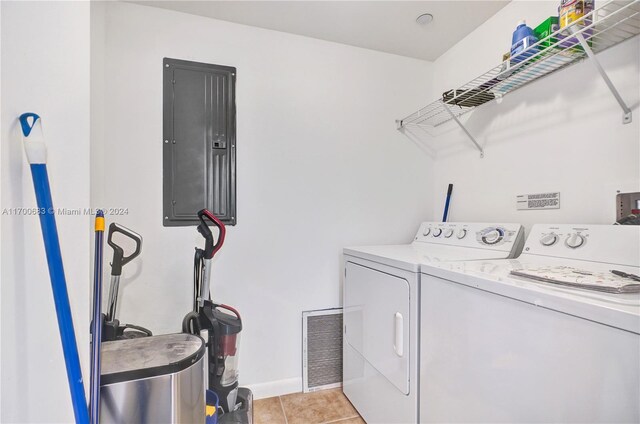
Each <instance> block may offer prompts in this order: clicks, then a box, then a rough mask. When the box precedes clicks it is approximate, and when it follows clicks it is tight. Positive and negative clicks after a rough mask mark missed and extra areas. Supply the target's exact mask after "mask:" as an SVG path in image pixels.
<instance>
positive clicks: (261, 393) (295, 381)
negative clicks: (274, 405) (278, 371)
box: [246, 377, 302, 400]
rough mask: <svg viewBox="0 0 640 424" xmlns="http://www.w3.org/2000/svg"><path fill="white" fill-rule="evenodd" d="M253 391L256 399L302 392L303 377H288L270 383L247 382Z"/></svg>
mask: <svg viewBox="0 0 640 424" xmlns="http://www.w3.org/2000/svg"><path fill="white" fill-rule="evenodd" d="M246 387H248V388H249V389H251V391H252V392H253V398H254V399H256V400H257V399H264V398H269V397H274V396H282V395H288V394H289V393H300V392H302V377H294V378H287V379H284V380H277V381H270V382H268V383H257V384H247V385H246Z"/></svg>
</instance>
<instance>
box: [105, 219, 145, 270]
mask: <svg viewBox="0 0 640 424" xmlns="http://www.w3.org/2000/svg"><path fill="white" fill-rule="evenodd" d="M114 233H121V234H124V235H125V236H127V237H129V238H130V239H131V240H133V241H135V242H136V249H135V251H134V252H133V253H132V254H130V255H129V256H124V249H123V248H122V247H121V246H118V245H117V244H116V243H115V242H114V241H113V234H114ZM107 243H108V244H109V246H111V247H112V248H113V260H112V261H111V275H112V276H120V275H122V267H123V266H125V265H126V264H128V263H129V262H131V260H132V259H133V258H135V257H136V256H138V255H139V254H140V251H141V250H142V237H141V236H140V234H138V233H135V232H133V231H131V230H129V229H128V228H125V227H123V226H122V225H120V224H116V223H115V222H112V223H111V224H110V225H109V237H108V239H107Z"/></svg>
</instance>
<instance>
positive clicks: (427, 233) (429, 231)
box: [422, 227, 431, 237]
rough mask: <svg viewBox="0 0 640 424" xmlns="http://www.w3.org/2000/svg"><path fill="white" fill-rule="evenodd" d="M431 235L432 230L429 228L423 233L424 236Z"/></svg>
mask: <svg viewBox="0 0 640 424" xmlns="http://www.w3.org/2000/svg"><path fill="white" fill-rule="evenodd" d="M430 233H431V228H429V227H427V228H425V229H424V230H423V231H422V235H423V236H425V237H426V236H428V235H429V234H430Z"/></svg>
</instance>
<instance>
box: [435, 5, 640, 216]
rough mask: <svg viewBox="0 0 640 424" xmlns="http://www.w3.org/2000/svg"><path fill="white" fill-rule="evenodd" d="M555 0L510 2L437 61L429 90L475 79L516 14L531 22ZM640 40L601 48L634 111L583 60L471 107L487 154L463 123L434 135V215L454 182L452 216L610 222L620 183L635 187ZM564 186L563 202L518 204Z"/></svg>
mask: <svg viewBox="0 0 640 424" xmlns="http://www.w3.org/2000/svg"><path fill="white" fill-rule="evenodd" d="M556 7H557V2H548V1H547V2H545V1H539V2H522V1H515V2H512V3H510V4H509V5H507V6H506V7H505V8H504V9H502V10H501V11H499V12H498V13H497V14H496V15H495V16H493V17H492V18H490V19H489V20H488V21H487V22H486V23H485V24H483V25H482V26H481V27H479V28H478V29H476V30H475V31H474V32H472V33H471V34H470V35H469V36H467V37H466V38H465V39H463V40H462V41H460V42H459V43H458V44H456V45H455V46H454V47H453V48H451V49H450V50H449V51H447V53H445V54H444V55H442V56H441V57H440V58H438V60H437V61H436V62H435V71H434V90H435V92H436V93H442V92H444V91H446V90H448V89H450V88H453V87H458V86H460V85H462V84H464V83H466V82H467V81H469V80H471V79H473V78H475V77H477V76H478V75H480V74H482V73H483V72H484V71H486V70H488V69H490V68H492V67H493V66H495V65H496V64H497V63H499V62H500V60H501V57H502V53H504V52H506V51H508V50H509V45H510V42H511V33H512V31H513V29H514V28H515V25H516V23H517V21H518V20H519V19H522V18H525V19H527V22H528V24H530V25H531V26H532V27H533V26H535V25H537V23H539V22H541V21H542V20H544V19H545V18H546V17H548V16H551V15H553V14H555V12H556V9H555V8H556ZM639 53H640V40H638V38H637V37H636V38H635V39H633V40H630V41H628V42H626V43H624V44H622V45H620V46H617V47H614V48H611V49H609V50H608V51H605V52H603V53H602V54H599V55H598V58H599V59H600V60H601V61H602V64H603V66H604V68H605V69H606V71H607V72H608V74H609V76H610V77H611V80H612V81H613V82H614V84H615V85H616V86H617V87H618V88H619V90H620V92H621V93H622V96H623V97H624V99H625V100H626V101H627V103H628V104H629V105H630V106H631V107H632V109H633V113H634V116H633V123H631V124H627V125H622V110H621V109H620V107H619V106H618V104H617V102H616V101H615V99H614V98H613V96H612V95H611V94H610V92H609V91H608V89H607V87H606V85H605V84H604V82H603V81H602V79H601V78H600V77H599V75H598V74H597V73H596V71H595V69H594V68H593V65H592V64H591V63H589V62H588V61H586V62H582V63H579V64H577V65H575V66H572V67H570V68H568V69H565V70H561V71H559V72H557V73H555V74H554V75H551V76H548V77H546V78H544V79H542V80H539V81H537V82H536V83H533V84H531V85H529V86H526V87H524V88H522V89H520V90H518V91H516V92H514V93H512V94H509V95H507V96H506V97H505V98H504V99H503V101H502V103H501V104H495V103H494V104H490V105H485V106H483V107H482V108H480V109H478V110H477V111H475V112H473V114H472V116H471V117H470V118H469V120H468V128H469V130H470V131H471V133H472V134H474V135H475V136H476V137H477V139H478V141H479V142H480V144H482V145H484V147H485V157H484V159H480V158H479V154H478V152H477V151H476V150H475V149H474V147H473V146H472V145H471V142H470V141H469V140H468V139H467V138H466V136H465V135H464V134H463V133H462V131H461V130H459V129H456V128H454V129H453V130H451V131H449V132H447V133H446V134H445V135H444V136H442V137H440V138H438V139H437V140H431V141H429V143H430V145H431V146H432V147H435V146H437V147H436V148H437V150H438V151H439V156H438V158H437V160H436V168H435V175H436V181H435V184H436V188H437V189H436V190H437V191H436V198H435V202H434V205H435V209H434V211H435V213H436V216H439V215H438V214H439V213H440V210H441V205H442V204H443V202H444V192H445V188H446V185H447V184H448V183H453V184H454V194H453V198H452V202H451V211H450V219H451V220H459V221H496V220H497V221H511V222H520V223H523V224H525V225H527V226H530V225H531V224H533V223H536V222H550V223H555V222H576V223H598V224H609V223H612V222H613V221H614V220H615V207H614V199H615V194H616V190H622V191H638V190H640V150H639V149H640V125H639V123H640V113H639V110H638V103H639V99H640V93H639V90H640V58H639V57H640V55H639ZM547 191H560V192H561V208H560V209H558V210H548V211H517V210H516V203H515V196H516V195H517V194H525V193H544V192H547Z"/></svg>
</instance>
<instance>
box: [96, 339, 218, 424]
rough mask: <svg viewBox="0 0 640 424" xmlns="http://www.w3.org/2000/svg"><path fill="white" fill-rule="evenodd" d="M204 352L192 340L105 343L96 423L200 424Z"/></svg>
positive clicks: (203, 391)
mask: <svg viewBox="0 0 640 424" xmlns="http://www.w3.org/2000/svg"><path fill="white" fill-rule="evenodd" d="M205 352H206V349H205V345H204V341H203V340H202V339H201V338H200V337H198V336H194V335H192V334H165V335H161V336H151V337H142V338H138V339H128V340H117V341H113V342H105V343H103V344H102V367H101V368H102V373H101V391H100V397H101V402H100V422H101V423H102V424H106V423H119V424H121V423H140V424H157V423H204V422H205V380H204V357H205Z"/></svg>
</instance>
